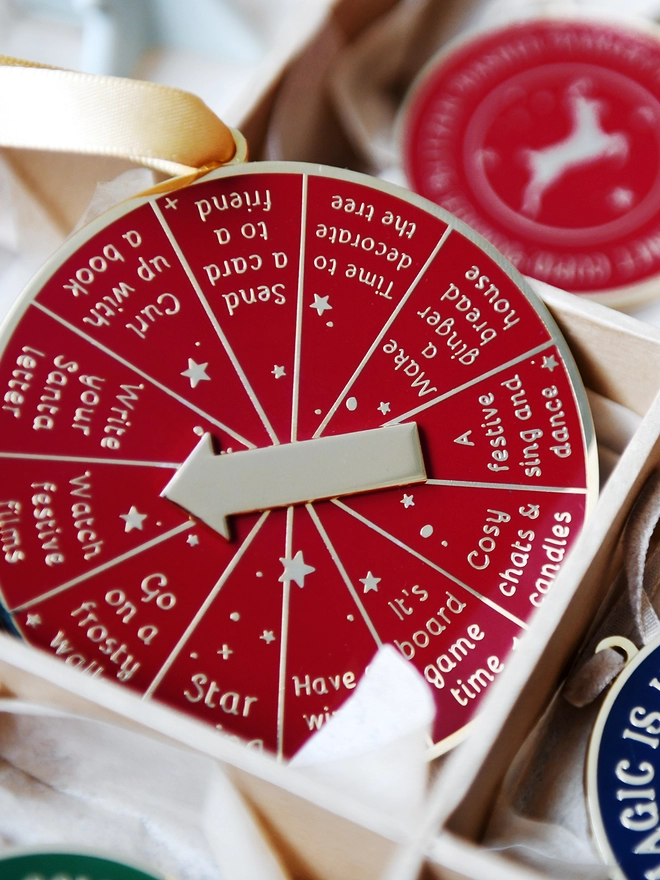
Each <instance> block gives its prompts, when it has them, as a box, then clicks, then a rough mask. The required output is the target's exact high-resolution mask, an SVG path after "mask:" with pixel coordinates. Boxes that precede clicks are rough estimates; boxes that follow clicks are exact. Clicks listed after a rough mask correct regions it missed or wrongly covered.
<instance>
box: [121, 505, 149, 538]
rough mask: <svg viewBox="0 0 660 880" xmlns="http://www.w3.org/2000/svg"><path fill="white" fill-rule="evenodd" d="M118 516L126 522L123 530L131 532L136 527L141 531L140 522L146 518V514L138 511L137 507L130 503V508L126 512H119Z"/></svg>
mask: <svg viewBox="0 0 660 880" xmlns="http://www.w3.org/2000/svg"><path fill="white" fill-rule="evenodd" d="M119 516H120V517H121V519H123V520H124V522H125V523H126V525H125V526H124V531H125V532H132V531H133V529H138V530H139V531H140V532H141V531H142V523H143V522H144V521H145V519H146V518H147V514H146V513H139V512H138V509H137V507H136V506H135V505H134V504H133V505H131V509H130V510H129V511H128V513H120V514H119Z"/></svg>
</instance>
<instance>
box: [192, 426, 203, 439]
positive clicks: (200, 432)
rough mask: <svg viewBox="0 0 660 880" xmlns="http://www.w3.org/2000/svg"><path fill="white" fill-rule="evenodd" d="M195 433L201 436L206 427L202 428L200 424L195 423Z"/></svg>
mask: <svg viewBox="0 0 660 880" xmlns="http://www.w3.org/2000/svg"><path fill="white" fill-rule="evenodd" d="M193 433H194V434H197V436H198V437H201V436H202V434H203V433H204V428H202V427H201V426H200V425H195V427H194V428H193Z"/></svg>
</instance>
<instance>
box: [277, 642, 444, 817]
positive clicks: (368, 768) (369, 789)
mask: <svg viewBox="0 0 660 880" xmlns="http://www.w3.org/2000/svg"><path fill="white" fill-rule="evenodd" d="M434 716H435V705H434V702H433V697H432V695H431V692H430V689H429V686H428V684H427V683H426V681H424V679H423V678H422V676H421V675H420V674H419V673H418V672H417V671H416V670H415V669H414V667H413V666H411V664H410V663H408V661H407V660H405V659H404V658H403V657H402V656H401V655H400V654H399V652H398V651H397V650H396V649H395V648H393V647H392V646H391V645H384V646H383V647H381V648H380V650H379V651H378V653H377V654H376V656H375V657H374V659H373V661H372V662H371V664H370V666H369V667H368V670H367V672H366V674H365V675H364V677H363V678H362V679H361V681H360V683H359V685H358V687H357V689H356V690H355V693H354V694H353V695H352V696H351V698H350V699H349V700H348V701H347V702H346V703H344V705H343V706H342V707H341V709H340V710H339V711H338V712H336V713H335V715H333V716H332V718H331V719H330V721H328V722H327V723H326V724H324V725H323V727H322V728H321V729H320V730H319V731H318V732H317V733H316V734H315V735H314V736H313V737H312V738H311V739H310V740H308V741H307V742H306V743H305V745H304V746H303V747H302V748H301V749H300V750H299V751H298V752H297V754H296V755H294V757H293V758H292V760H291V762H290V766H291V767H295V768H296V769H298V770H301V771H302V772H304V773H306V774H308V775H309V776H313V777H315V778H316V779H318V780H322V781H323V782H324V783H326V784H327V785H328V786H330V787H332V788H334V789H337V790H339V791H342V792H345V793H346V794H349V795H351V796H352V797H353V798H356V799H357V800H359V801H361V802H362V803H364V804H368V805H369V806H372V807H376V808H377V809H379V810H381V811H382V812H386V813H387V814H388V815H390V816H392V817H394V818H396V819H398V820H400V821H403V822H405V823H408V822H411V821H414V820H415V819H416V818H417V817H419V816H421V814H422V810H423V805H424V796H425V791H426V785H427V774H428V763H427V761H426V758H425V752H426V749H427V747H428V744H429V742H430V739H429V736H430V728H431V724H432V722H433V718H434Z"/></svg>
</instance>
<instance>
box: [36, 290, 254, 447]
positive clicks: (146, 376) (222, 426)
mask: <svg viewBox="0 0 660 880" xmlns="http://www.w3.org/2000/svg"><path fill="white" fill-rule="evenodd" d="M30 305H31V306H34V307H35V308H37V309H39V310H40V311H42V312H43V313H44V314H45V315H48V317H49V318H52V319H53V320H54V321H57V322H58V324H61V325H62V326H63V327H66V328H67V330H70V331H71V332H72V333H75V334H76V336H79V337H80V338H81V339H84V340H85V342H89V344H90V345H93V346H94V348H97V349H98V350H99V351H102V352H104V354H107V355H108V356H109V357H111V358H113V359H114V360H116V361H118V362H119V363H120V364H123V365H124V366H125V367H128V368H129V370H133V372H134V373H137V375H138V376H141V377H142V378H143V379H146V380H147V382H150V383H151V384H152V385H153V386H155V387H156V388H158V389H159V390H160V391H162V392H163V393H164V394H167V395H168V397H172V398H173V399H174V400H176V401H178V403H180V404H182V405H183V406H185V407H187V408H188V409H190V410H192V411H193V412H195V413H197V415H199V416H201V417H202V418H203V419H206V420H207V421H208V422H211V423H212V424H213V425H216V426H217V427H218V428H220V429H221V430H223V431H225V432H226V433H227V434H229V436H230V437H233V438H234V440H237V441H238V442H239V443H242V444H243V446H245V448H246V449H254V448H255V444H254V443H251V442H250V441H249V440H246V438H245V437H242V436H241V435H240V434H239V433H238V432H237V431H233V430H232V429H231V428H230V427H229V426H228V425H225V424H224V423H223V422H221V421H219V420H218V419H216V418H214V417H213V416H210V415H209V414H208V413H206V412H204V410H203V409H200V407H198V406H195V404H194V403H191V402H190V401H189V400H186V398H185V397H181V395H180V394H177V393H176V391H172V390H171V388H168V387H167V386H166V385H163V384H162V383H161V382H159V381H158V380H157V379H154V378H153V377H152V376H150V375H149V374H148V373H145V372H144V370H141V369H140V368H139V367H136V366H134V364H132V363H131V362H130V361H127V360H126V359H125V358H123V357H122V356H121V355H119V354H117V353H116V352H114V351H112V349H110V348H108V347H107V346H105V345H103V343H101V342H98V341H97V340H96V339H94V338H93V337H91V336H88V335H87V333H85V332H84V331H83V330H80V329H78V327H76V326H75V324H70V323H69V322H68V321H67V320H65V319H64V318H61V317H60V316H59V315H58V314H57V313H56V312H52V311H51V310H50V309H49V308H47V307H46V306H44V305H42V304H41V303H38V302H32V303H30Z"/></svg>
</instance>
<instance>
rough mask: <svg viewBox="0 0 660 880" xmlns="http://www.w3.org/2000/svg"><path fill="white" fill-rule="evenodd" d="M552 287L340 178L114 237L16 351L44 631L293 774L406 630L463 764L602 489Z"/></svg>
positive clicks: (2, 372) (9, 425)
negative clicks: (538, 296)
mask: <svg viewBox="0 0 660 880" xmlns="http://www.w3.org/2000/svg"><path fill="white" fill-rule="evenodd" d="M523 287H524V282H523V281H522V279H520V278H519V277H518V276H517V275H512V274H511V270H510V268H508V267H507V265H506V264H504V262H503V261H502V260H501V258H500V257H499V255H497V254H496V253H495V252H494V251H493V249H492V248H490V247H489V246H488V245H487V244H485V243H484V242H482V241H481V240H479V239H478V237H477V236H475V234H474V233H472V232H471V231H470V230H468V229H467V228H466V227H465V226H464V225H463V224H462V223H460V221H455V220H454V219H453V218H452V217H450V216H449V215H448V214H446V213H445V212H443V211H441V210H440V209H436V208H434V207H433V206H431V205H429V204H428V203H427V202H425V201H424V200H422V199H420V198H419V197H417V196H415V195H412V194H410V193H407V192H405V191H404V190H400V189H398V188H395V187H392V186H388V185H384V184H381V183H379V182H377V181H374V180H371V179H369V178H366V177H364V176H362V175H357V174H352V173H348V172H343V171H338V170H334V169H329V168H326V169H319V168H318V166H305V165H295V164H293V165H289V164H267V163H263V164H261V163H259V164H254V165H246V166H242V167H241V166H237V167H232V168H231V169H224V170H221V171H217V172H215V173H213V174H211V175H209V176H208V177H206V178H204V179H203V180H201V181H199V182H198V183H196V184H194V185H192V186H190V187H188V188H187V189H182V190H179V191H176V192H175V193H171V194H169V195H162V196H151V197H144V198H141V199H137V200H135V201H133V202H131V203H128V204H124V205H122V206H120V207H118V208H116V209H114V210H113V211H111V212H110V213H109V214H107V215H106V216H104V217H102V218H100V219H99V220H97V221H96V222H94V223H93V224H91V225H90V226H89V227H87V228H86V229H84V230H83V231H82V232H81V233H79V234H78V235H77V236H75V237H74V238H73V239H72V240H71V241H70V242H69V243H68V244H67V246H66V247H65V248H64V249H63V250H62V251H61V252H60V253H59V254H58V255H57V256H56V257H55V258H54V260H53V261H52V262H51V263H50V264H49V265H48V266H46V267H45V268H44V269H43V270H42V272H41V273H40V274H39V276H38V277H37V278H36V279H35V280H34V281H33V282H32V283H31V285H30V286H29V289H28V290H27V291H26V292H25V294H24V295H23V297H22V299H21V300H20V302H19V304H18V306H17V308H16V309H15V311H14V313H13V315H12V316H11V317H10V320H9V322H8V324H7V326H6V327H5V329H4V334H3V337H2V348H3V352H2V357H1V360H0V383H1V387H2V389H3V396H4V399H3V404H2V407H1V408H0V486H2V489H1V490H0V538H1V541H2V555H1V556H0V584H1V588H2V602H3V604H4V607H5V609H6V613H7V617H8V618H9V619H10V621H11V624H12V626H13V627H14V629H15V630H17V631H18V632H19V633H20V634H21V635H22V636H23V637H24V638H25V639H26V640H27V641H29V642H30V643H31V644H34V645H38V646H40V647H42V648H44V649H45V650H47V651H49V652H51V653H53V654H54V655H56V656H58V657H60V658H61V660H62V661H63V662H64V663H67V664H68V665H70V666H73V667H77V668H79V669H81V670H83V671H84V672H86V673H87V674H88V675H94V676H102V677H103V678H106V679H108V680H110V681H114V682H117V683H119V684H120V685H122V686H124V687H128V688H130V689H132V690H135V691H137V692H138V693H140V694H142V695H144V696H145V698H152V697H153V698H157V699H159V700H163V701H165V702H167V703H169V704H170V705H172V706H175V707H177V708H178V709H181V710H184V711H186V712H189V713H190V714H192V715H194V716H196V717H197V718H200V719H202V720H204V721H206V722H208V723H209V724H212V725H214V726H215V727H217V728H218V729H219V730H222V731H224V732H229V733H231V734H235V735H237V736H239V737H241V738H242V739H244V740H246V741H248V742H250V743H252V744H253V745H254V746H256V747H259V746H264V747H265V748H267V749H269V750H272V751H274V752H276V753H278V754H279V755H282V756H290V755H292V754H293V753H294V752H295V751H296V750H297V749H298V748H299V747H300V746H301V745H302V744H303V743H304V742H305V740H306V739H307V738H308V737H309V736H310V735H311V734H312V733H313V732H314V731H315V730H316V729H318V728H319V727H320V726H321V725H322V724H324V723H325V722H326V720H327V719H328V718H329V717H330V716H331V714H332V713H333V712H334V711H335V710H336V709H337V708H338V707H339V706H340V705H341V704H342V703H343V702H344V700H345V699H346V698H347V697H349V696H350V694H351V693H352V692H353V690H354V689H355V687H356V684H357V682H358V681H359V679H360V677H361V675H362V673H363V671H364V669H365V667H366V666H367V664H368V663H369V662H370V660H371V658H372V657H373V655H374V653H375V651H376V650H377V648H378V646H379V645H380V644H382V643H384V642H391V643H393V644H395V645H396V646H397V647H398V648H399V650H400V651H401V652H402V654H403V655H404V656H405V657H406V658H408V659H409V660H410V661H411V662H412V663H414V664H415V666H416V667H417V668H418V669H419V670H420V672H421V673H422V674H423V675H424V676H425V677H426V679H427V681H428V682H429V686H430V687H431V688H432V691H433V694H434V695H435V697H436V701H437V705H438V717H437V721H436V726H435V731H434V742H435V743H437V744H438V750H439V751H440V750H442V749H444V748H446V747H448V746H449V745H451V744H452V743H453V742H455V741H456V740H457V738H459V737H460V736H461V735H462V732H463V731H464V729H465V727H466V725H467V724H468V722H469V721H470V720H471V719H472V718H473V716H474V714H475V712H476V711H477V709H478V707H479V705H480V702H481V699H482V698H483V696H484V695H485V694H486V693H487V692H488V689H489V688H490V687H491V686H492V685H493V684H494V682H495V681H496V679H497V676H498V675H499V674H500V673H501V671H502V669H503V668H504V666H505V664H506V662H507V657H508V655H509V652H510V651H511V649H512V648H514V647H515V644H516V640H517V638H518V637H519V636H520V635H521V633H522V632H523V630H524V629H525V626H526V621H527V620H528V618H529V617H530V615H531V614H532V613H533V612H534V611H535V610H536V609H537V608H538V607H540V606H541V605H542V602H543V599H544V597H545V595H546V594H547V592H548V591H549V590H550V589H551V588H552V586H553V583H554V581H555V579H556V576H557V573H558V571H559V569H560V566H561V563H562V561H563V559H564V558H565V555H566V553H567V552H568V550H569V548H570V547H571V545H572V544H573V542H574V540H575V538H576V536H577V534H578V532H579V530H580V527H581V525H582V523H583V520H584V516H585V512H586V510H587V508H588V506H589V504H590V500H591V499H592V496H593V492H594V479H593V477H594V474H593V460H594V456H593V448H592V442H591V429H590V421H589V416H588V413H587V411H586V408H585V404H584V396H583V392H582V390H581V386H580V384H579V379H578V377H577V375H576V373H575V370H574V368H573V366H572V360H571V357H570V354H569V353H568V352H567V349H566V348H565V346H564V344H563V342H562V340H561V339H560V338H559V335H558V333H557V330H556V328H555V326H554V323H553V322H552V320H551V319H550V318H549V316H548V314H547V312H546V311H545V309H544V307H543V306H542V305H541V304H540V303H539V302H538V301H536V300H535V299H534V297H533V295H532V298H531V299H529V298H528V297H527V296H526V294H525V293H524V292H523ZM303 441H304V442H303ZM420 468H421V471H420ZM319 499H320V500H319Z"/></svg>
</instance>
